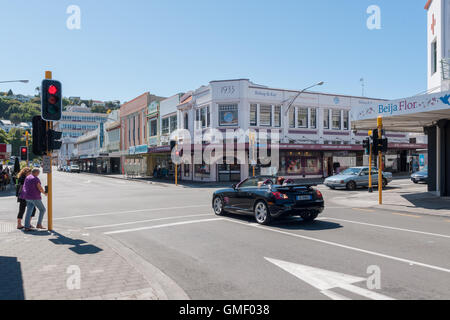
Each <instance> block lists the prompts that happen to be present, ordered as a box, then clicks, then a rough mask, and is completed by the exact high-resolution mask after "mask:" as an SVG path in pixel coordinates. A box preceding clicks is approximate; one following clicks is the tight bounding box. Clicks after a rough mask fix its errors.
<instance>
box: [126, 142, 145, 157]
mask: <svg viewBox="0 0 450 320" xmlns="http://www.w3.org/2000/svg"><path fill="white" fill-rule="evenodd" d="M144 153H148V145H146V144H144V145H141V146H136V147H130V149H129V151H128V154H130V155H135V154H144Z"/></svg>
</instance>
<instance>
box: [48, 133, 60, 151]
mask: <svg viewBox="0 0 450 320" xmlns="http://www.w3.org/2000/svg"><path fill="white" fill-rule="evenodd" d="M61 138H62V132H58V131H55V130H48V131H47V149H48V151H57V150H59V149H61V146H62V142H61V141H60V140H61Z"/></svg>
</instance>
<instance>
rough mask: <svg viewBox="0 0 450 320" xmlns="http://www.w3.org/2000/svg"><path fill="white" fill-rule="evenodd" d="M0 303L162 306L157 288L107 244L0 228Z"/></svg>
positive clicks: (80, 236) (75, 235) (69, 233)
mask: <svg viewBox="0 0 450 320" xmlns="http://www.w3.org/2000/svg"><path fill="white" fill-rule="evenodd" d="M0 227H1V229H0V230H2V232H1V233H0V252H1V255H0V269H1V270H2V272H1V275H0V300H61V299H62V300H80V299H83V300H161V299H164V298H166V297H167V296H166V295H165V293H164V292H163V291H162V289H161V288H160V286H159V284H156V285H154V286H155V288H154V287H153V286H152V284H151V283H150V281H149V279H148V278H147V277H145V276H144V275H143V274H142V273H141V272H140V271H138V270H137V268H136V267H135V265H133V261H136V260H135V259H132V258H130V257H126V258H125V257H123V256H122V255H121V254H120V253H119V251H120V249H118V247H117V245H115V247H114V249H113V248H111V247H110V246H108V244H107V239H103V240H100V239H99V238H98V237H96V236H93V235H91V234H86V233H83V231H82V230H70V229H64V230H60V229H58V231H55V232H48V231H42V232H38V231H36V232H29V233H24V232H22V231H19V230H14V228H13V227H14V225H12V224H10V223H5V222H2V223H0Z"/></svg>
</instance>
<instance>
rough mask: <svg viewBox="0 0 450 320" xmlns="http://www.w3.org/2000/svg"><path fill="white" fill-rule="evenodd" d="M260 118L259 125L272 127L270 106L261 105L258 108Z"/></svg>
mask: <svg viewBox="0 0 450 320" xmlns="http://www.w3.org/2000/svg"><path fill="white" fill-rule="evenodd" d="M259 112H260V117H259V124H260V125H261V126H264V127H271V126H272V106H269V105H261V106H260V107H259Z"/></svg>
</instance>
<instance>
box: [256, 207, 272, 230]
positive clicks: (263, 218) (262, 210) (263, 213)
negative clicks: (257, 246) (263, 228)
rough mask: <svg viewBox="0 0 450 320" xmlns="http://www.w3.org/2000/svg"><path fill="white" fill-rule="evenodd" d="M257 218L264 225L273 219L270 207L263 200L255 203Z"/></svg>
mask: <svg viewBox="0 0 450 320" xmlns="http://www.w3.org/2000/svg"><path fill="white" fill-rule="evenodd" d="M254 211H255V219H256V222H258V223H259V224H262V225H268V224H269V223H270V221H271V216H270V212H269V208H268V207H267V205H266V203H265V202H263V201H259V202H258V203H256V205H255V210H254Z"/></svg>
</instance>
